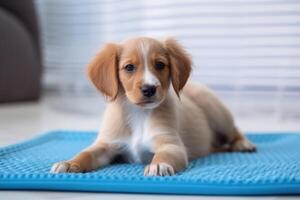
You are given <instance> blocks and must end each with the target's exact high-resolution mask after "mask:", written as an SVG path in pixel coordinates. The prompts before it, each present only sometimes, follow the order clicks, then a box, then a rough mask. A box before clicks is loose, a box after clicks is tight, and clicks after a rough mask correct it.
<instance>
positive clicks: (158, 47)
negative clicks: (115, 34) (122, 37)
mask: <svg viewBox="0 0 300 200" xmlns="http://www.w3.org/2000/svg"><path fill="white" fill-rule="evenodd" d="M190 71H191V60H190V58H189V56H188V55H187V53H186V52H185V51H184V49H183V48H182V47H181V46H180V45H179V44H178V43H177V42H176V41H175V40H174V39H172V38H169V39H166V40H164V41H162V42H161V41H158V40H155V39H152V38H145V37H140V38H134V39H130V40H127V41H125V42H122V43H120V44H114V43H109V44H106V45H105V46H104V48H103V49H102V50H101V51H100V53H99V54H98V55H97V56H96V57H95V58H94V60H93V61H92V62H91V63H90V65H89V67H88V75H89V77H90V79H91V81H92V82H93V84H94V85H95V86H96V87H97V89H98V90H99V91H100V92H101V93H102V94H103V95H104V96H105V97H107V99H108V100H109V101H113V100H115V99H116V98H117V96H118V95H119V94H121V93H123V94H125V95H126V97H127V99H128V100H129V101H130V102H131V103H133V104H136V105H138V106H141V107H144V108H155V107H157V106H158V105H159V104H160V103H161V102H162V101H163V100H164V99H165V97H166V95H167V92H168V89H169V85H170V82H172V85H173V88H174V90H175V92H176V94H177V95H179V91H180V90H181V89H182V88H183V86H184V85H185V83H186V81H187V79H188V77H189V74H190Z"/></svg>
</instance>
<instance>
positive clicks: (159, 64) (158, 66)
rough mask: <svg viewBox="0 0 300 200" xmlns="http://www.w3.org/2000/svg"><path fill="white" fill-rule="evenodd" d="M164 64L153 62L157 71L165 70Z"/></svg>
mask: <svg viewBox="0 0 300 200" xmlns="http://www.w3.org/2000/svg"><path fill="white" fill-rule="evenodd" d="M165 66H166V65H165V63H163V62H160V61H157V62H155V68H156V69H158V70H163V69H164V68H165Z"/></svg>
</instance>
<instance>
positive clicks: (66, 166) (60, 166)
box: [50, 161, 83, 174]
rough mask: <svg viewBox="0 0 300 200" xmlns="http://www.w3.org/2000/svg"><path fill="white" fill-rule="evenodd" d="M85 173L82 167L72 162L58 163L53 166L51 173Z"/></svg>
mask: <svg viewBox="0 0 300 200" xmlns="http://www.w3.org/2000/svg"><path fill="white" fill-rule="evenodd" d="M79 172H83V170H82V169H81V167H80V165H79V164H78V163H76V162H72V161H64V162H58V163H55V164H54V165H52V167H51V170H50V173H54V174H58V173H79Z"/></svg>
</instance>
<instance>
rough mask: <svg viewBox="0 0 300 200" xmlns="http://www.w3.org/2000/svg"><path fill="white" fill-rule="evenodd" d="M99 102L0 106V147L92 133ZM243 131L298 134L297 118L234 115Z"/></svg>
mask: <svg viewBox="0 0 300 200" xmlns="http://www.w3.org/2000/svg"><path fill="white" fill-rule="evenodd" d="M103 106H104V105H103V102H102V101H101V98H100V97H92V98H82V97H76V96H72V97H67V98H66V97H64V98H62V97H60V96H53V95H46V97H44V98H43V99H42V100H41V101H39V102H30V103H29V102H28V103H18V104H2V105H0V146H5V145H8V144H12V143H16V142H19V141H22V140H25V139H28V138H31V137H34V136H36V135H37V134H39V133H42V132H45V131H48V130H53V129H79V130H80V129H83V130H96V129H98V126H99V121H100V118H101V113H102V111H103ZM234 115H236V116H238V117H236V121H237V124H238V126H239V127H240V128H241V130H243V131H299V130H300V123H299V120H298V119H295V120H293V119H290V120H282V119H281V118H280V117H279V118H278V117H272V116H265V115H255V116H250V117H249V116H247V117H245V116H244V115H243V114H239V113H238V112H236V113H235V112H234ZM134 198H139V199H170V198H172V199H239V200H242V199H254V198H255V199H299V197H253V198H252V197H234V198H233V197H209V196H169V195H133V194H108V193H105V194H103V193H81V192H48V191H44V192H41V191H0V199H3V200H4V199H5V200H8V199H32V200H34V199H80V200H88V199H123V200H125V199H134Z"/></svg>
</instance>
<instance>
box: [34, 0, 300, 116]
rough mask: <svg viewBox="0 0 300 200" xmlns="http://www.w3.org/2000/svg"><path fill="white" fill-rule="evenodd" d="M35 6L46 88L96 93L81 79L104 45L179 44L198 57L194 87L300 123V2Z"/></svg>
mask: <svg viewBox="0 0 300 200" xmlns="http://www.w3.org/2000/svg"><path fill="white" fill-rule="evenodd" d="M36 5H37V8H38V14H39V16H40V22H41V28H42V42H43V52H44V65H45V68H46V69H45V76H44V77H45V78H44V85H45V88H48V89H49V88H50V89H53V90H60V89H62V88H65V90H66V91H74V92H79V93H89V92H91V91H94V90H93V89H92V87H91V85H90V84H89V83H88V81H87V80H86V77H85V76H84V75H83V74H84V71H85V67H86V64H87V63H88V61H89V60H90V59H91V58H92V57H93V56H94V55H95V54H96V52H97V51H98V50H99V49H100V47H101V46H102V45H103V43H104V42H107V41H121V40H123V39H126V38H128V37H134V36H140V35H144V36H151V37H158V38H159V37H166V36H173V37H175V38H177V39H178V40H179V42H181V43H182V44H183V46H185V47H186V49H187V50H188V51H189V52H190V54H191V55H192V57H193V63H194V64H193V65H194V66H193V74H192V79H194V80H197V81H200V82H202V83H205V84H207V85H208V86H210V87H212V88H213V89H215V90H216V91H217V93H218V94H219V95H220V96H221V97H222V98H224V99H225V101H226V100H227V99H231V100H230V101H228V102H233V103H232V105H231V106H232V107H233V108H235V109H237V110H241V113H242V114H244V113H243V111H242V110H243V109H241V108H244V107H247V108H248V111H249V110H253V109H252V107H253V106H255V108H256V109H255V110H260V111H262V112H266V113H280V116H281V117H290V116H292V117H300V105H299V104H300V103H298V102H299V97H300V1H298V0H185V1H182V0H172V1H171V0H152V1H147V0H128V1H124V0H77V1H72V0H64V1H61V0H36ZM232 99H234V100H232ZM253 102H256V103H253ZM257 102H260V103H259V104H258V103H257ZM254 104H255V105H254ZM257 105H261V107H260V108H257Z"/></svg>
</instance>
